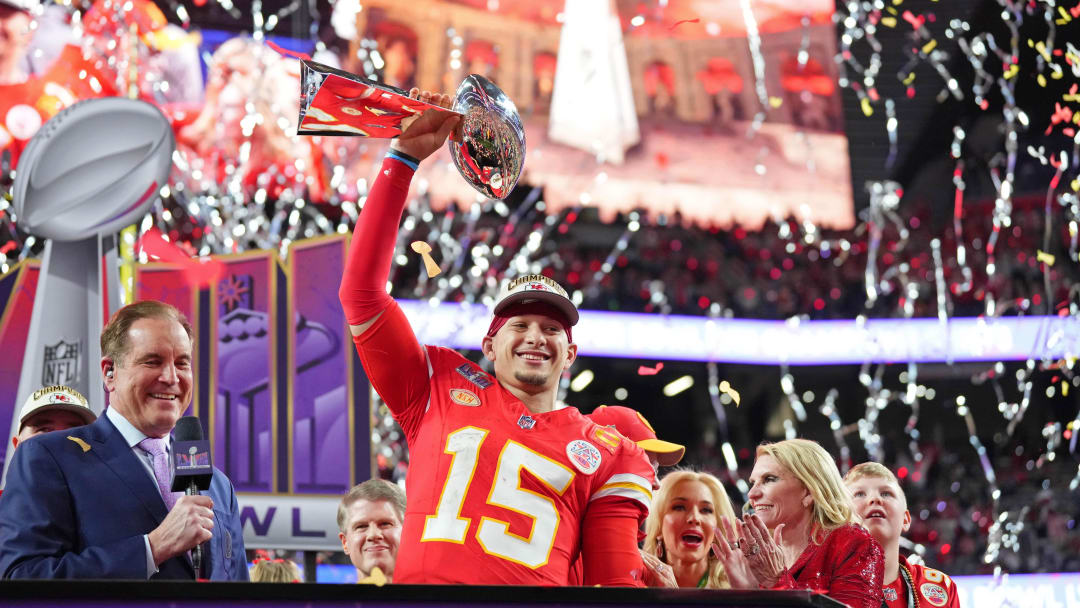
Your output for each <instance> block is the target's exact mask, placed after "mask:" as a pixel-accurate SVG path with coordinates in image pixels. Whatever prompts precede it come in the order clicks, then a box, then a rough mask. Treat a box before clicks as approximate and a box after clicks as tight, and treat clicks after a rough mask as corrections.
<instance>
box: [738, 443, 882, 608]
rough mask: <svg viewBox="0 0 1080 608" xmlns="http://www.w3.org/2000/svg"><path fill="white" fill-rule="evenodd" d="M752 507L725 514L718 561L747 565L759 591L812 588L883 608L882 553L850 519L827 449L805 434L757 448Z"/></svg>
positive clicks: (863, 606) (859, 607)
mask: <svg viewBox="0 0 1080 608" xmlns="http://www.w3.org/2000/svg"><path fill="white" fill-rule="evenodd" d="M750 485H751V487H750V493H749V499H750V507H752V509H753V513H751V514H747V515H745V516H743V519H742V520H741V521H736V522H734V523H733V522H732V521H730V520H727V519H725V520H724V522H723V524H722V528H723V532H724V534H723V536H724V542H721V543H719V552H720V559H721V561H723V562H724V563H725V567H727V568H728V569H732V570H734V569H738V568H743V567H746V568H748V569H749V570H750V572H752V573H753V575H754V577H755V578H756V579H757V583H758V586H759V587H760V588H762V589H812V590H815V591H820V592H822V593H825V594H827V595H828V596H830V597H832V598H833V599H835V600H837V601H840V602H844V603H845V604H847V605H848V606H852V607H854V608H881V601H882V593H881V583H882V577H883V573H884V568H885V556H884V551H883V550H882V548H881V545H880V544H878V542H877V541H876V540H874V538H873V537H872V536H871V535H870V533H869V532H867V531H866V529H865V528H863V527H862V526H860V525H858V524H857V523H854V522H855V519H854V509H853V507H852V501H851V496H850V494H848V491H847V489H846V488H845V487H844V482H843V479H841V477H840V472H839V471H838V470H837V468H836V463H835V462H833V459H832V457H831V456H829V453H828V452H826V451H825V450H824V449H823V448H822V447H821V446H820V445H818V444H817V443H815V442H813V441H808V440H806V439H789V440H787V441H780V442H778V443H767V444H762V445H760V446H758V449H757V458H756V460H755V461H754V469H753V472H752V473H751V474H750Z"/></svg>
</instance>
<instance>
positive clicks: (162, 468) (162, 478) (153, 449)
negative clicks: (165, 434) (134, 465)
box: [138, 437, 180, 511]
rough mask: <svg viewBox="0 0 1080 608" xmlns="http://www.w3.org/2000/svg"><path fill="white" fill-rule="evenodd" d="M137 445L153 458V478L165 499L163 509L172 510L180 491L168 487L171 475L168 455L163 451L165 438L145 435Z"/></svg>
mask: <svg viewBox="0 0 1080 608" xmlns="http://www.w3.org/2000/svg"><path fill="white" fill-rule="evenodd" d="M138 445H139V448H141V449H142V451H144V452H146V453H147V454H150V457H151V458H152V459H153V461H154V479H155V480H156V481H157V487H158V491H159V492H161V498H162V499H164V500H165V509H166V510H167V511H172V508H173V505H175V504H176V499H177V498H178V497H179V496H180V493H179V492H173V491H172V490H171V488H170V482H171V481H172V475H171V474H170V471H169V455H168V454H167V453H166V452H165V440H164V439H158V438H156V437H147V438H146V439H143V440H142V441H140V442H139V444H138Z"/></svg>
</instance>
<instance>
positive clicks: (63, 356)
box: [41, 340, 82, 386]
mask: <svg viewBox="0 0 1080 608" xmlns="http://www.w3.org/2000/svg"><path fill="white" fill-rule="evenodd" d="M80 351H82V345H81V344H80V342H79V341H77V340H76V341H74V342H65V341H63V340H60V341H59V342H57V343H56V344H54V345H53V346H48V345H46V346H45V364H44V366H43V369H42V370H41V384H42V385H44V386H52V385H54V384H75V383H77V382H78V381H79V352H80Z"/></svg>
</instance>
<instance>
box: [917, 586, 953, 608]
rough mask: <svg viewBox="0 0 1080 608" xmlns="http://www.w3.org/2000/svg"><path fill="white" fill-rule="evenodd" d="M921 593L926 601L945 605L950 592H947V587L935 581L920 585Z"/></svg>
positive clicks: (936, 604)
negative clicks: (936, 583)
mask: <svg viewBox="0 0 1080 608" xmlns="http://www.w3.org/2000/svg"><path fill="white" fill-rule="evenodd" d="M919 593H921V594H922V596H923V598H925V599H926V601H928V602H930V603H931V604H933V605H935V606H944V605H945V602H948V601H949V594H948V593H946V592H945V588H944V587H942V586H941V585H935V584H934V583H923V584H922V585H919Z"/></svg>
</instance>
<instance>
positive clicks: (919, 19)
mask: <svg viewBox="0 0 1080 608" xmlns="http://www.w3.org/2000/svg"><path fill="white" fill-rule="evenodd" d="M904 21H907V22H908V23H910V24H911V29H913V30H917V29H919V28H921V27H922V26H923V25H924V24H925V23H926V17H923V16H922V15H919V16H915V14H914V13H912V12H911V11H904Z"/></svg>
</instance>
